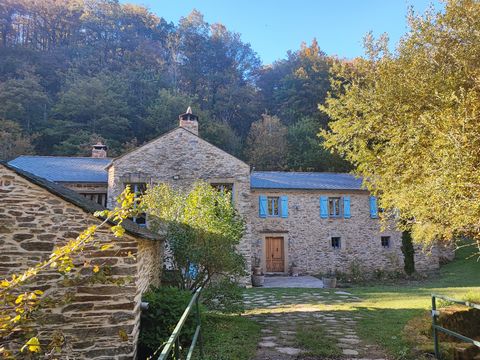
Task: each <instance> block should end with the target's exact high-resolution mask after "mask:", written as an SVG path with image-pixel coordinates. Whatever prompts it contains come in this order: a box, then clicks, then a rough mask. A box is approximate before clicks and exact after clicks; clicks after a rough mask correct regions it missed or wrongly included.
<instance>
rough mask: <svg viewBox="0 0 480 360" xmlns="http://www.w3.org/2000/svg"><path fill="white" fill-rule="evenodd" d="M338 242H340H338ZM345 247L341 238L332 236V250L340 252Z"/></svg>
mask: <svg viewBox="0 0 480 360" xmlns="http://www.w3.org/2000/svg"><path fill="white" fill-rule="evenodd" d="M337 241H338V242H337ZM337 243H338V246H336V245H335V244H337ZM343 247H344V244H343V241H342V237H341V236H331V237H330V248H331V249H332V250H334V251H340V250H342V249H343Z"/></svg>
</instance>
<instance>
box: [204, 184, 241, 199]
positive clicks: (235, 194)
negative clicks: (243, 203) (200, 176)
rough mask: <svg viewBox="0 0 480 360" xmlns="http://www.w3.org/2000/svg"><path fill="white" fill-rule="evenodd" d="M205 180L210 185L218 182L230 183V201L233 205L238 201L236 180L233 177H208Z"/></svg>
mask: <svg viewBox="0 0 480 360" xmlns="http://www.w3.org/2000/svg"><path fill="white" fill-rule="evenodd" d="M205 181H206V182H208V183H209V184H210V185H212V186H214V185H218V184H225V185H226V184H232V203H233V204H234V205H235V204H237V203H238V192H237V182H236V181H235V179H234V178H208V179H206V180H205Z"/></svg>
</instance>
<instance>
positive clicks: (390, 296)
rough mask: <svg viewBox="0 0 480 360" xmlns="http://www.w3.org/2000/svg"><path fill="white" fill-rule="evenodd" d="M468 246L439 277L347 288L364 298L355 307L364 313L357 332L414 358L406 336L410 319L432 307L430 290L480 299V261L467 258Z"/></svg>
mask: <svg viewBox="0 0 480 360" xmlns="http://www.w3.org/2000/svg"><path fill="white" fill-rule="evenodd" d="M469 254H471V250H469V249H462V250H459V252H458V253H457V259H456V260H455V261H453V262H452V263H450V264H447V265H445V266H443V267H442V268H441V270H440V274H439V276H438V277H435V278H433V279H431V280H427V281H423V282H418V283H413V284H406V285H401V286H394V285H390V286H374V287H354V288H351V289H348V291H349V292H351V293H353V294H355V295H358V296H360V297H361V298H362V299H363V301H362V302H361V303H360V304H355V306H354V309H351V310H354V311H359V312H360V313H361V314H363V315H364V318H363V319H361V320H360V321H359V323H358V332H359V335H360V336H362V337H364V338H365V339H369V340H371V341H375V342H376V343H378V344H379V345H381V346H382V347H383V348H385V349H387V350H388V351H389V352H390V353H391V354H392V355H394V356H395V357H396V358H398V359H411V358H412V359H413V358H416V356H417V355H415V354H412V352H411V349H412V348H413V347H414V346H415V344H412V343H411V340H409V339H407V338H406V337H405V333H404V328H405V325H406V324H407V322H408V321H409V320H411V319H412V318H414V317H416V316H420V315H422V314H423V313H425V311H427V310H428V309H430V308H431V297H430V296H431V294H432V293H436V294H442V295H447V296H450V297H453V298H458V299H463V298H469V299H471V300H473V299H480V262H478V261H477V260H476V259H475V258H470V259H466V257H468V255H469Z"/></svg>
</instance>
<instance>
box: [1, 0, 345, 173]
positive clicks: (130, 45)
mask: <svg viewBox="0 0 480 360" xmlns="http://www.w3.org/2000/svg"><path fill="white" fill-rule="evenodd" d="M160 16H161V14H158V15H157V14H153V13H151V12H150V11H149V10H147V9H145V8H143V7H140V6H137V5H129V4H119V3H118V2H117V1H113V0H112V1H109V0H84V1H82V0H62V1H61V0H40V1H32V0H3V1H1V2H0V159H9V158H12V157H15V156H17V155H19V154H22V153H34V154H39V155H53V154H55V155H88V153H89V150H90V146H91V144H92V143H93V142H95V141H97V140H99V139H102V141H104V142H105V143H106V144H107V145H108V146H109V149H110V151H109V152H110V155H112V156H115V155H118V154H120V153H122V152H123V151H125V150H127V149H129V148H131V147H134V146H137V145H140V144H142V143H144V142H145V141H148V140H150V139H152V138H154V137H156V136H158V135H159V134H161V133H163V132H165V131H167V130H169V129H171V128H173V127H175V126H176V125H177V118H178V115H179V113H180V112H182V111H184V110H185V109H186V108H187V106H189V105H192V108H193V109H194V111H195V112H196V113H197V114H198V115H199V116H200V131H201V134H202V137H204V138H205V139H207V140H208V141H210V142H212V143H214V144H216V145H218V146H219V147H221V148H222V149H224V150H226V151H228V152H230V153H232V154H234V155H236V156H238V157H240V158H242V159H245V160H247V161H248V162H249V163H251V164H252V165H254V166H255V167H256V168H257V169H278V170H317V171H332V170H336V171H341V170H345V169H348V165H347V164H346V163H345V162H343V161H342V160H340V159H339V158H338V157H336V156H332V155H331V154H330V153H329V152H328V151H326V150H324V149H323V148H322V147H321V144H320V143H319V139H318V138H317V136H316V134H317V133H318V130H319V129H320V128H322V127H325V126H326V124H327V123H328V118H327V117H326V115H325V114H322V113H321V112H320V111H319V110H318V104H319V103H323V102H324V100H325V97H326V95H327V91H328V90H329V80H328V77H329V75H328V73H329V68H330V66H331V64H332V62H334V61H336V60H334V59H331V58H329V57H327V56H326V55H325V54H324V53H323V52H322V51H321V50H320V48H319V45H318V44H317V43H316V42H315V41H314V42H313V43H312V44H310V45H309V46H307V45H302V46H301V48H300V49H299V50H297V51H292V52H289V53H288V54H287V56H286V58H285V59H282V60H279V61H277V62H275V63H274V64H272V65H269V66H262V65H261V62H260V60H259V58H258V56H257V55H256V53H255V51H254V50H253V49H252V48H251V47H250V45H249V44H247V43H245V42H243V41H242V40H241V36H240V34H237V33H233V32H231V31H229V30H228V29H227V28H226V27H225V26H224V25H222V24H208V23H206V22H205V21H204V19H203V16H202V14H200V13H199V12H197V11H193V12H192V13H190V14H188V15H186V16H185V17H183V18H181V19H180V21H179V23H178V24H173V23H168V22H166V21H165V20H164V19H163V18H161V17H160ZM252 124H254V126H252Z"/></svg>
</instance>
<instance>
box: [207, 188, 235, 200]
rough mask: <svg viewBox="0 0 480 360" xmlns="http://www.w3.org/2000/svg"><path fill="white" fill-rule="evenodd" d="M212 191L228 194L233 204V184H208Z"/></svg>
mask: <svg viewBox="0 0 480 360" xmlns="http://www.w3.org/2000/svg"><path fill="white" fill-rule="evenodd" d="M210 185H211V186H212V187H213V188H214V189H216V190H218V191H219V192H223V193H229V194H230V196H231V200H232V203H233V184H232V183H211V184H210Z"/></svg>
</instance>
